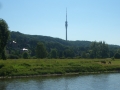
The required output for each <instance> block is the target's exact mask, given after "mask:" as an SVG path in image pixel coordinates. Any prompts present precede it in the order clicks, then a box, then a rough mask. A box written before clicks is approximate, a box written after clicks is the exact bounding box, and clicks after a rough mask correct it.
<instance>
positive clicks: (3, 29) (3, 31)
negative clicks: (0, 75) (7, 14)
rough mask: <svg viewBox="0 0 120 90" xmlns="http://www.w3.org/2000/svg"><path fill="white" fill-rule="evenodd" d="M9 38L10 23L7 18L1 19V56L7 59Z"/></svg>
mask: <svg viewBox="0 0 120 90" xmlns="http://www.w3.org/2000/svg"><path fill="white" fill-rule="evenodd" d="M8 38H9V30H8V25H7V23H6V21H5V20H3V19H0V58H2V59H3V60H5V59H6V55H5V46H6V44H7V41H8Z"/></svg>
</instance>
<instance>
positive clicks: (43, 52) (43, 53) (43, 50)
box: [36, 42, 47, 59]
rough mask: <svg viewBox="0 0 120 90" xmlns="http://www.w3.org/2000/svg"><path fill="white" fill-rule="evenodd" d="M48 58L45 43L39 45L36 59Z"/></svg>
mask: <svg viewBox="0 0 120 90" xmlns="http://www.w3.org/2000/svg"><path fill="white" fill-rule="evenodd" d="M46 56H47V51H46V48H45V46H44V44H43V43H40V42H39V43H38V44H37V46H36V57H37V58H41V59H43V58H45V57H46Z"/></svg>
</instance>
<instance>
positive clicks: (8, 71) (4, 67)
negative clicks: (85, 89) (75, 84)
mask: <svg viewBox="0 0 120 90" xmlns="http://www.w3.org/2000/svg"><path fill="white" fill-rule="evenodd" d="M103 60H105V61H106V64H103V63H101V61H103ZM109 61H111V64H108V62H109ZM106 71H108V72H110V71H120V60H113V61H112V60H111V59H40V60H39V59H30V60H28V59H17V60H5V61H3V60H0V76H28V75H48V74H66V73H91V72H106Z"/></svg>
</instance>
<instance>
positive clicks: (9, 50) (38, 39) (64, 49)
mask: <svg viewBox="0 0 120 90" xmlns="http://www.w3.org/2000/svg"><path fill="white" fill-rule="evenodd" d="M23 48H26V51H24V50H22V49H23ZM111 57H113V58H120V46H117V45H108V44H106V43H105V42H104V41H100V42H96V41H94V42H90V41H65V40H62V39H59V38H52V37H46V36H39V35H25V34H22V33H20V32H13V31H10V30H9V28H8V25H7V23H6V22H5V20H3V19H0V58H1V59H6V58H9V59H18V58H24V59H28V58H61V59H64V58H111Z"/></svg>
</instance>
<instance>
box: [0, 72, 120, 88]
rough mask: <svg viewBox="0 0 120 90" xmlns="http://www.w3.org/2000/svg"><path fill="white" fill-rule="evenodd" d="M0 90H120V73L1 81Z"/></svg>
mask: <svg viewBox="0 0 120 90" xmlns="http://www.w3.org/2000/svg"><path fill="white" fill-rule="evenodd" d="M0 90H120V73H111V74H110V73H109V74H93V75H73V76H54V77H35V78H17V79H0Z"/></svg>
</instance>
